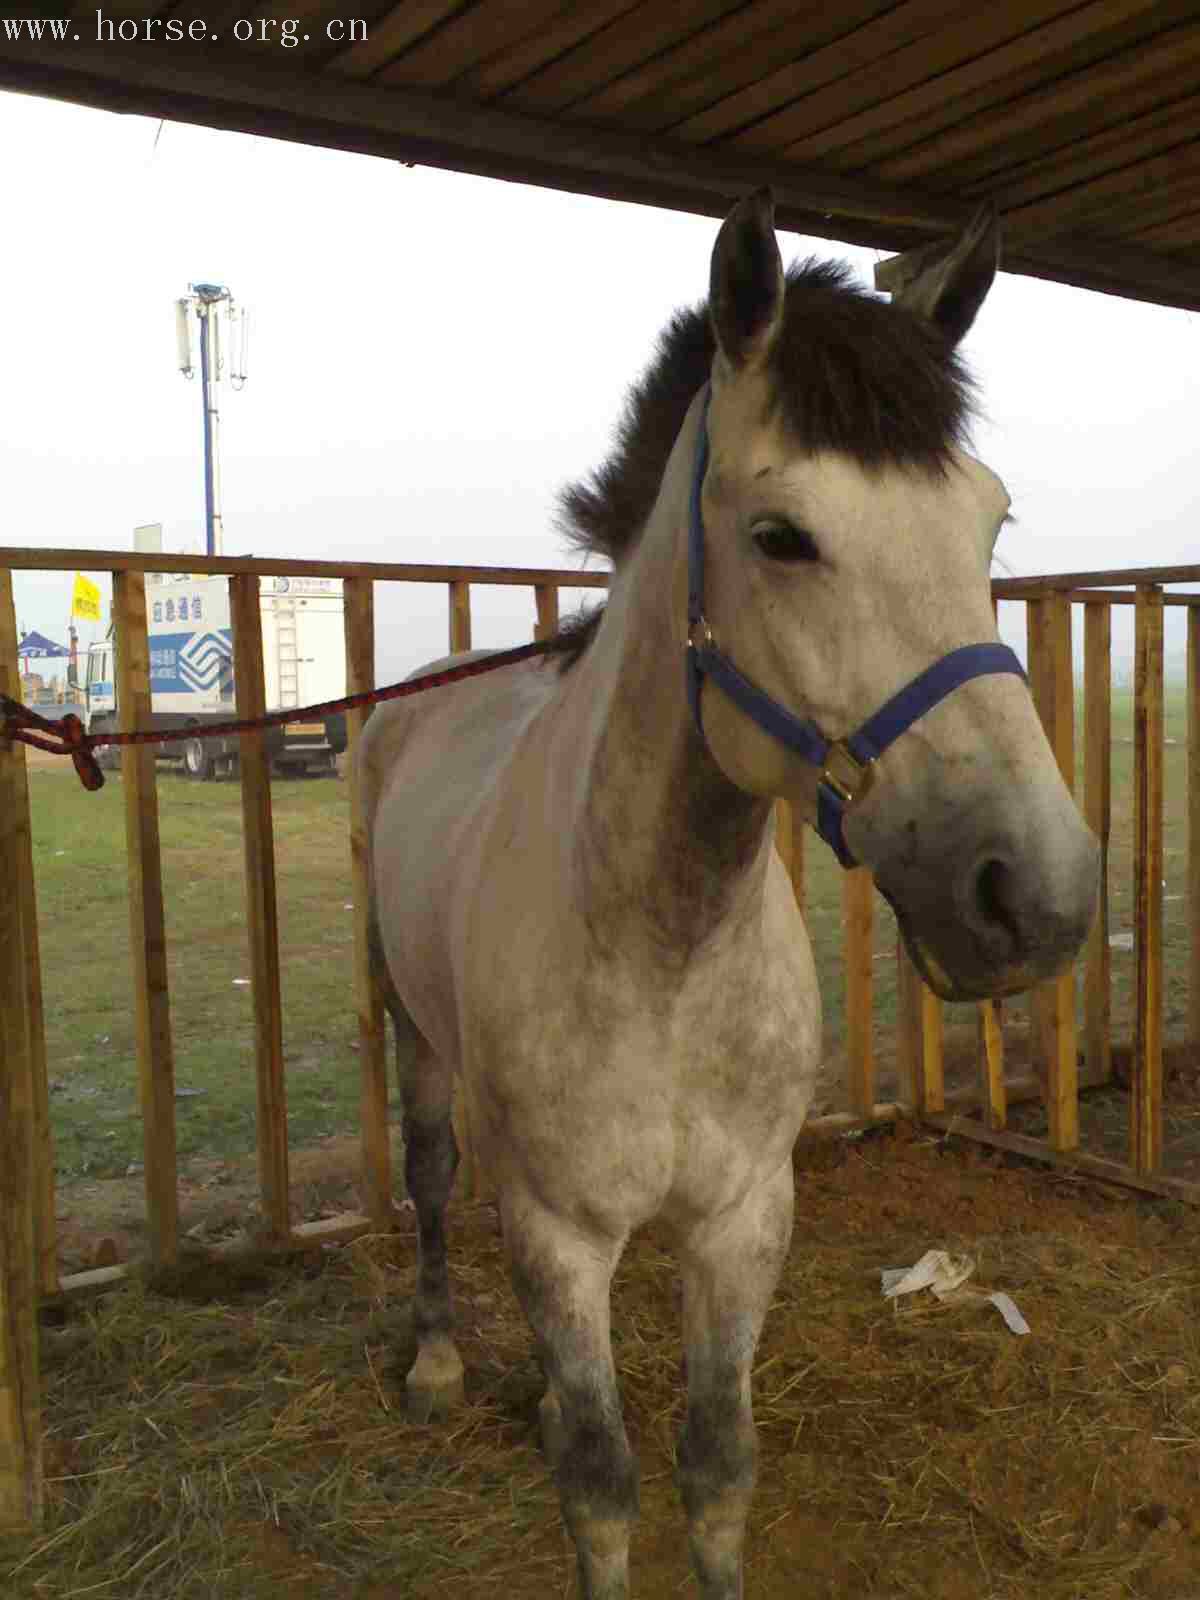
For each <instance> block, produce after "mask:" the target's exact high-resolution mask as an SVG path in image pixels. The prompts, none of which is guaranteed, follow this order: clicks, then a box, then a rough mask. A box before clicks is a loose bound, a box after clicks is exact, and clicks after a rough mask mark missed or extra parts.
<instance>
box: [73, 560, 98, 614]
mask: <svg viewBox="0 0 1200 1600" xmlns="http://www.w3.org/2000/svg"><path fill="white" fill-rule="evenodd" d="M71 615H72V616H73V617H86V618H87V619H88V621H89V622H99V621H100V590H99V587H98V586H97V585H96V584H94V583H93V582H92V580H91V579H90V578H85V577H84V575H83V573H82V572H77V573H76V574H75V593H74V594H73V595H72V597H71Z"/></svg>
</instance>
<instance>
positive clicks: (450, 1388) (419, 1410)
mask: <svg viewBox="0 0 1200 1600" xmlns="http://www.w3.org/2000/svg"><path fill="white" fill-rule="evenodd" d="M404 1388H405V1393H406V1395H407V1398H408V1416H409V1420H410V1421H411V1422H432V1421H433V1420H434V1419H435V1418H438V1417H445V1416H448V1415H449V1414H450V1412H451V1411H453V1410H455V1409H456V1407H458V1406H461V1405H462V1403H463V1401H464V1399H465V1398H466V1396H465V1391H464V1387H463V1364H462V1360H461V1358H460V1357H459V1354H458V1351H457V1350H456V1349H455V1348H454V1345H453V1344H452V1343H451V1342H450V1340H449V1339H445V1338H442V1339H434V1340H431V1341H430V1343H429V1344H426V1345H422V1346H421V1349H420V1350H419V1351H418V1353H417V1359H416V1360H415V1361H414V1362H413V1364H412V1367H411V1368H410V1370H409V1373H408V1376H407V1378H405V1380H404Z"/></svg>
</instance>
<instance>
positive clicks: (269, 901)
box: [229, 572, 290, 1240]
mask: <svg viewBox="0 0 1200 1600" xmlns="http://www.w3.org/2000/svg"><path fill="white" fill-rule="evenodd" d="M229 611H230V617H231V620H232V622H233V679H234V687H235V691H236V694H237V714H238V717H239V718H247V717H260V716H262V715H263V713H264V712H265V711H266V705H267V691H266V680H265V677H264V673H263V641H262V609H261V600H260V598H259V583H258V578H257V576H255V575H254V574H250V573H244V572H243V573H239V574H238V575H237V576H235V577H232V578H230V580H229ZM239 737H240V739H241V752H240V756H239V764H240V768H241V779H242V830H243V841H244V848H245V856H246V932H247V936H248V938H249V945H250V980H251V984H252V986H253V987H252V994H253V1000H254V1047H255V1067H256V1077H257V1083H258V1177H259V1186H260V1190H261V1195H262V1213H263V1221H264V1223H265V1224H266V1232H267V1234H268V1236H269V1237H272V1238H274V1239H277V1240H279V1239H284V1238H286V1237H287V1236H288V1234H289V1233H290V1222H289V1216H288V1142H287V1095H286V1091H285V1089H284V1074H283V1007H282V1001H281V997H280V983H279V911H278V906H277V902H276V889H275V833H274V828H273V825H272V821H271V775H270V770H269V767H268V763H267V753H266V747H265V745H264V742H263V735H262V732H261V730H260V731H258V732H255V733H243V734H241V735H240V736H239Z"/></svg>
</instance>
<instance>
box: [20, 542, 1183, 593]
mask: <svg viewBox="0 0 1200 1600" xmlns="http://www.w3.org/2000/svg"><path fill="white" fill-rule="evenodd" d="M4 555H5V552H4V551H3V550H0V561H2V560H3V559H4ZM1141 583H1160V584H1161V583H1200V566H1190V567H1126V568H1124V569H1119V568H1112V567H1110V568H1106V569H1105V570H1104V571H1102V572H1047V573H1043V572H1039V573H1038V574H1037V575H1036V576H1033V575H1032V574H1031V575H1030V576H1029V577H1027V578H993V579H992V593H993V595H995V596H996V598H997V599H999V600H1021V599H1025V598H1026V597H1027V595H1028V594H1030V593H1033V594H1040V593H1041V592H1042V591H1043V590H1045V589H1102V588H1104V587H1105V586H1106V585H1108V584H1113V585H1119V586H1120V587H1122V588H1131V587H1133V586H1134V585H1136V584H1141Z"/></svg>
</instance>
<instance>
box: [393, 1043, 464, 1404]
mask: <svg viewBox="0 0 1200 1600" xmlns="http://www.w3.org/2000/svg"><path fill="white" fill-rule="evenodd" d="M413 1033H414V1035H415V1048H414V1049H413V1050H412V1051H411V1053H410V1055H409V1059H408V1061H407V1062H406V1063H405V1068H406V1070H405V1072H404V1081H403V1084H402V1089H401V1092H402V1096H403V1101H404V1181H405V1184H406V1185H407V1188H408V1193H409V1196H410V1198H411V1200H412V1203H413V1206H414V1207H415V1209H416V1213H417V1234H418V1238H419V1241H420V1260H419V1264H418V1268H417V1292H416V1295H415V1296H414V1298H413V1328H414V1331H415V1333H416V1336H417V1359H416V1361H415V1362H414V1363H413V1365H412V1367H411V1368H410V1369H409V1373H408V1376H407V1378H406V1379H405V1388H406V1390H407V1393H408V1413H409V1416H410V1417H411V1418H412V1419H413V1420H414V1421H415V1422H428V1421H429V1419H430V1418H431V1417H434V1416H444V1415H445V1413H446V1412H448V1411H450V1410H452V1409H453V1408H454V1407H455V1406H456V1405H459V1404H461V1402H462V1399H463V1364H462V1360H461V1358H460V1357H459V1354H458V1351H457V1350H456V1349H455V1347H454V1340H453V1338H452V1337H451V1330H452V1327H453V1315H452V1312H451V1309H450V1276H449V1273H448V1271H447V1268H446V1203H447V1201H448V1200H449V1198H450V1191H451V1189H452V1188H453V1187H454V1174H455V1171H456V1169H457V1167H458V1142H457V1140H456V1139H455V1137H454V1128H453V1125H452V1123H451V1120H450V1102H451V1086H452V1076H451V1073H450V1071H449V1070H448V1069H447V1067H446V1066H445V1064H444V1063H443V1062H442V1061H440V1060H439V1059H438V1058H437V1057H436V1056H435V1055H434V1054H433V1051H432V1050H431V1049H430V1048H429V1046H428V1045H427V1044H426V1043H425V1041H424V1039H422V1038H421V1036H420V1035H419V1034H417V1033H416V1030H415V1028H414V1029H413Z"/></svg>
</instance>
